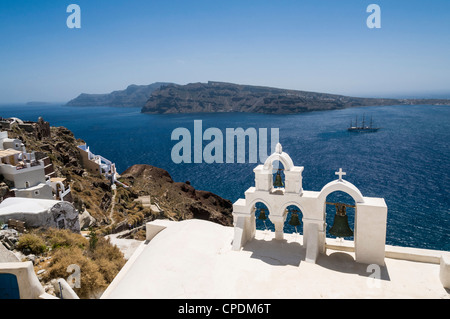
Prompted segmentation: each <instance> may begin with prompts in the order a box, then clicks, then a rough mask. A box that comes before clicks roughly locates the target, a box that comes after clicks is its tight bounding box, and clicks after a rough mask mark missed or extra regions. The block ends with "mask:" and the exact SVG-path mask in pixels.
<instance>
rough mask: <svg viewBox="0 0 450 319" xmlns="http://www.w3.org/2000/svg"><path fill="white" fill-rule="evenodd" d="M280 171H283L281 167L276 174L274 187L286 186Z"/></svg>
mask: <svg viewBox="0 0 450 319" xmlns="http://www.w3.org/2000/svg"><path fill="white" fill-rule="evenodd" d="M280 171H281V169H279V170H278V172H277V176H275V182H274V183H273V186H274V187H284V184H283V180H282V179H281V175H280Z"/></svg>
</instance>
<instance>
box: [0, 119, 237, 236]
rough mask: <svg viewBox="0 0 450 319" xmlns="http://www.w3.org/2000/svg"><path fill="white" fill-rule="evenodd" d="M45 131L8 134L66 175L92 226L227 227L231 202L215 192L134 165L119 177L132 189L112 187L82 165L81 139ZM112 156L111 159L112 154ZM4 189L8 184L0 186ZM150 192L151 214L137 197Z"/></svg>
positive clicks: (103, 228)
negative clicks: (179, 223) (195, 222)
mask: <svg viewBox="0 0 450 319" xmlns="http://www.w3.org/2000/svg"><path fill="white" fill-rule="evenodd" d="M43 122H44V123H46V124H47V125H44V127H45V128H47V131H45V132H43V131H42V128H41V126H42V125H41V126H39V125H36V126H35V129H34V130H24V129H21V128H19V127H18V126H17V125H14V126H13V128H12V129H11V130H10V131H9V135H10V136H11V137H16V138H19V139H21V140H22V141H23V142H24V144H25V146H26V148H27V151H35V152H37V154H38V156H40V157H44V156H47V155H48V156H49V157H50V159H51V160H52V163H53V166H54V168H55V172H56V176H57V177H64V178H66V179H67V181H68V183H69V185H70V187H71V189H72V198H73V200H74V205H75V207H76V208H77V209H79V211H80V213H81V212H84V211H87V212H88V213H89V215H91V216H92V217H93V218H94V220H95V222H94V224H93V225H91V226H94V227H95V228H96V229H97V230H99V231H101V232H102V233H104V234H107V233H114V232H117V231H121V230H124V229H128V228H129V227H130V226H132V227H138V226H141V225H143V224H144V223H145V222H147V221H150V220H153V219H155V218H171V219H174V220H183V219H190V218H201V219H205V220H210V221H213V222H217V223H220V224H222V225H227V226H231V225H232V216H231V209H232V205H231V202H230V201H227V200H224V199H222V198H220V197H219V196H217V195H215V194H212V193H209V192H204V191H198V190H195V189H194V188H193V187H192V186H190V185H188V184H185V183H175V182H174V181H173V180H172V178H171V177H170V175H169V173H168V172H166V171H164V170H162V169H159V168H156V167H152V166H148V165H135V166H133V167H130V168H129V169H127V170H126V171H125V172H124V173H123V175H122V179H121V180H123V181H124V182H125V183H126V184H128V185H131V186H132V187H130V188H124V187H120V186H119V187H117V189H116V190H112V189H111V187H110V183H109V181H108V180H107V179H106V178H104V177H103V176H101V175H99V174H97V175H96V174H92V173H89V172H88V171H87V170H85V169H84V168H83V166H82V161H81V157H80V154H79V151H78V149H77V146H78V145H80V144H83V143H84V142H83V141H82V140H80V139H77V138H76V137H75V136H74V135H73V133H72V132H71V131H70V130H68V129H67V128H65V127H50V125H48V123H47V122H45V121H43ZM111 160H113V161H114V159H113V158H111ZM2 186H3V187H4V188H5V190H4V191H5V193H6V192H7V191H8V189H7V188H8V186H7V185H2ZM148 195H150V196H151V199H152V202H154V203H158V204H159V205H160V207H161V208H162V210H163V212H162V213H159V212H158V213H155V212H154V211H152V210H151V209H150V208H148V207H145V206H144V205H142V204H141V203H140V202H139V201H138V197H139V196H148Z"/></svg>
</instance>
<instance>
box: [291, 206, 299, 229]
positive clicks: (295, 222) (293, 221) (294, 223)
mask: <svg viewBox="0 0 450 319" xmlns="http://www.w3.org/2000/svg"><path fill="white" fill-rule="evenodd" d="M289 225H291V226H294V227H297V226H300V225H301V222H300V219H299V218H298V211H296V210H295V211H292V215H291V220H290V221H289Z"/></svg>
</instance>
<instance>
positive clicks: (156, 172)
mask: <svg viewBox="0 0 450 319" xmlns="http://www.w3.org/2000/svg"><path fill="white" fill-rule="evenodd" d="M121 179H123V180H124V182H125V183H127V184H129V185H132V188H134V190H135V191H138V192H140V193H141V194H143V195H144V194H149V195H150V196H151V198H152V200H153V201H155V202H157V203H158V205H159V206H160V207H161V208H162V210H164V213H165V215H166V216H167V217H169V218H172V219H175V220H183V219H192V218H195V219H203V220H209V221H212V222H216V223H219V224H221V225H225V226H231V225H232V224H233V216H232V208H233V205H232V203H231V202H230V201H229V200H226V199H223V198H221V197H219V196H217V195H215V194H213V193H211V192H208V191H199V190H196V189H195V188H194V187H192V186H191V185H190V184H189V182H186V183H177V182H174V181H173V180H172V177H171V176H170V174H169V173H168V172H167V171H165V170H163V169H161V168H158V167H154V166H150V165H134V166H132V167H130V168H128V169H127V170H126V171H125V172H123V173H122V175H121Z"/></svg>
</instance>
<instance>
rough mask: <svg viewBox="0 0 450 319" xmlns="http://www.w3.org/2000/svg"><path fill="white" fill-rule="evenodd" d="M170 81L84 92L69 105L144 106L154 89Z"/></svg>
mask: <svg viewBox="0 0 450 319" xmlns="http://www.w3.org/2000/svg"><path fill="white" fill-rule="evenodd" d="M165 84H168V83H162V82H156V83H153V84H150V85H130V86H128V87H127V88H126V89H125V90H120V91H114V92H111V93H109V94H86V93H82V94H80V95H79V96H78V97H76V98H75V99H73V100H71V101H69V102H68V103H67V105H69V106H115V107H143V106H144V105H145V103H146V102H147V100H148V99H149V97H150V96H151V94H152V93H153V91H155V90H156V89H159V88H160V87H161V85H165Z"/></svg>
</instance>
